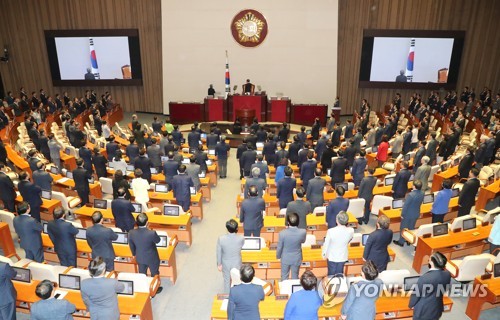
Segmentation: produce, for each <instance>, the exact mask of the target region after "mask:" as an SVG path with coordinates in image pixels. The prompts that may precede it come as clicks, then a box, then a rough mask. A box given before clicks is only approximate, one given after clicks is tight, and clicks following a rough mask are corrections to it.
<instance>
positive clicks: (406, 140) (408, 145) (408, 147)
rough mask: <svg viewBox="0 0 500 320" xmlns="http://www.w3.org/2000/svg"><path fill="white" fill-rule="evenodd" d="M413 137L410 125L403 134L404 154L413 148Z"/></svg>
mask: <svg viewBox="0 0 500 320" xmlns="http://www.w3.org/2000/svg"><path fill="white" fill-rule="evenodd" d="M411 137H412V133H411V126H408V127H406V132H405V133H404V134H403V154H407V153H408V152H410V150H411Z"/></svg>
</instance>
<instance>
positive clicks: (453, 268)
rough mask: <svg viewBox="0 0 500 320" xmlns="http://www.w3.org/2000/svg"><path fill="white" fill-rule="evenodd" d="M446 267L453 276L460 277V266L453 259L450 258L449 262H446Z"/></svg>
mask: <svg viewBox="0 0 500 320" xmlns="http://www.w3.org/2000/svg"><path fill="white" fill-rule="evenodd" d="M445 268H446V270H448V271H449V272H450V273H451V277H452V278H456V277H458V274H459V273H460V271H459V269H458V266H457V265H456V264H455V263H453V262H452V261H451V260H448V262H446V266H445Z"/></svg>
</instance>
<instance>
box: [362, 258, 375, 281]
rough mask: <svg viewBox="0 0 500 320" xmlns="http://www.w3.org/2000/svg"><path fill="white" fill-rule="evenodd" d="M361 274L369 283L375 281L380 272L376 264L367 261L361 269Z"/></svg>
mask: <svg viewBox="0 0 500 320" xmlns="http://www.w3.org/2000/svg"><path fill="white" fill-rule="evenodd" d="M361 274H362V275H363V277H364V278H365V279H366V280H368V281H371V280H375V279H376V278H377V277H378V270H377V267H376V266H375V263H373V261H371V260H367V261H365V263H364V264H363V266H362V267H361Z"/></svg>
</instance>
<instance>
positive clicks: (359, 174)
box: [351, 150, 368, 187]
mask: <svg viewBox="0 0 500 320" xmlns="http://www.w3.org/2000/svg"><path fill="white" fill-rule="evenodd" d="M365 156H366V152H365V150H361V151H359V157H357V158H356V159H354V163H353V164H352V170H351V175H352V179H353V181H354V185H355V186H356V187H358V186H359V184H360V183H361V180H362V179H363V178H364V176H365V169H366V164H367V163H368V162H367V160H366V158H365Z"/></svg>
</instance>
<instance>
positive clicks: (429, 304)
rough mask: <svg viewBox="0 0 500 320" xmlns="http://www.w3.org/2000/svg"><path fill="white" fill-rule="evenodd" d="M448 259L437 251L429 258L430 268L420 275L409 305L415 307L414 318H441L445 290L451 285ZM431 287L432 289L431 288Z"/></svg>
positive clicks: (416, 319) (421, 319)
mask: <svg viewBox="0 0 500 320" xmlns="http://www.w3.org/2000/svg"><path fill="white" fill-rule="evenodd" d="M446 262H447V259H446V257H445V256H444V255H443V254H442V253H441V252H435V253H434V254H433V255H432V256H431V258H430V259H429V266H430V269H429V271H427V272H426V273H424V274H423V275H421V276H420V278H419V279H418V282H417V287H416V290H415V291H414V292H413V293H412V295H411V297H410V302H409V304H408V307H410V308H412V309H413V319H415V320H427V319H439V318H441V315H442V314H443V308H444V307H443V292H445V291H444V290H443V288H444V287H447V286H449V285H450V282H451V275H450V272H449V271H448V270H446V269H445V267H446ZM429 288H430V289H429Z"/></svg>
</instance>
